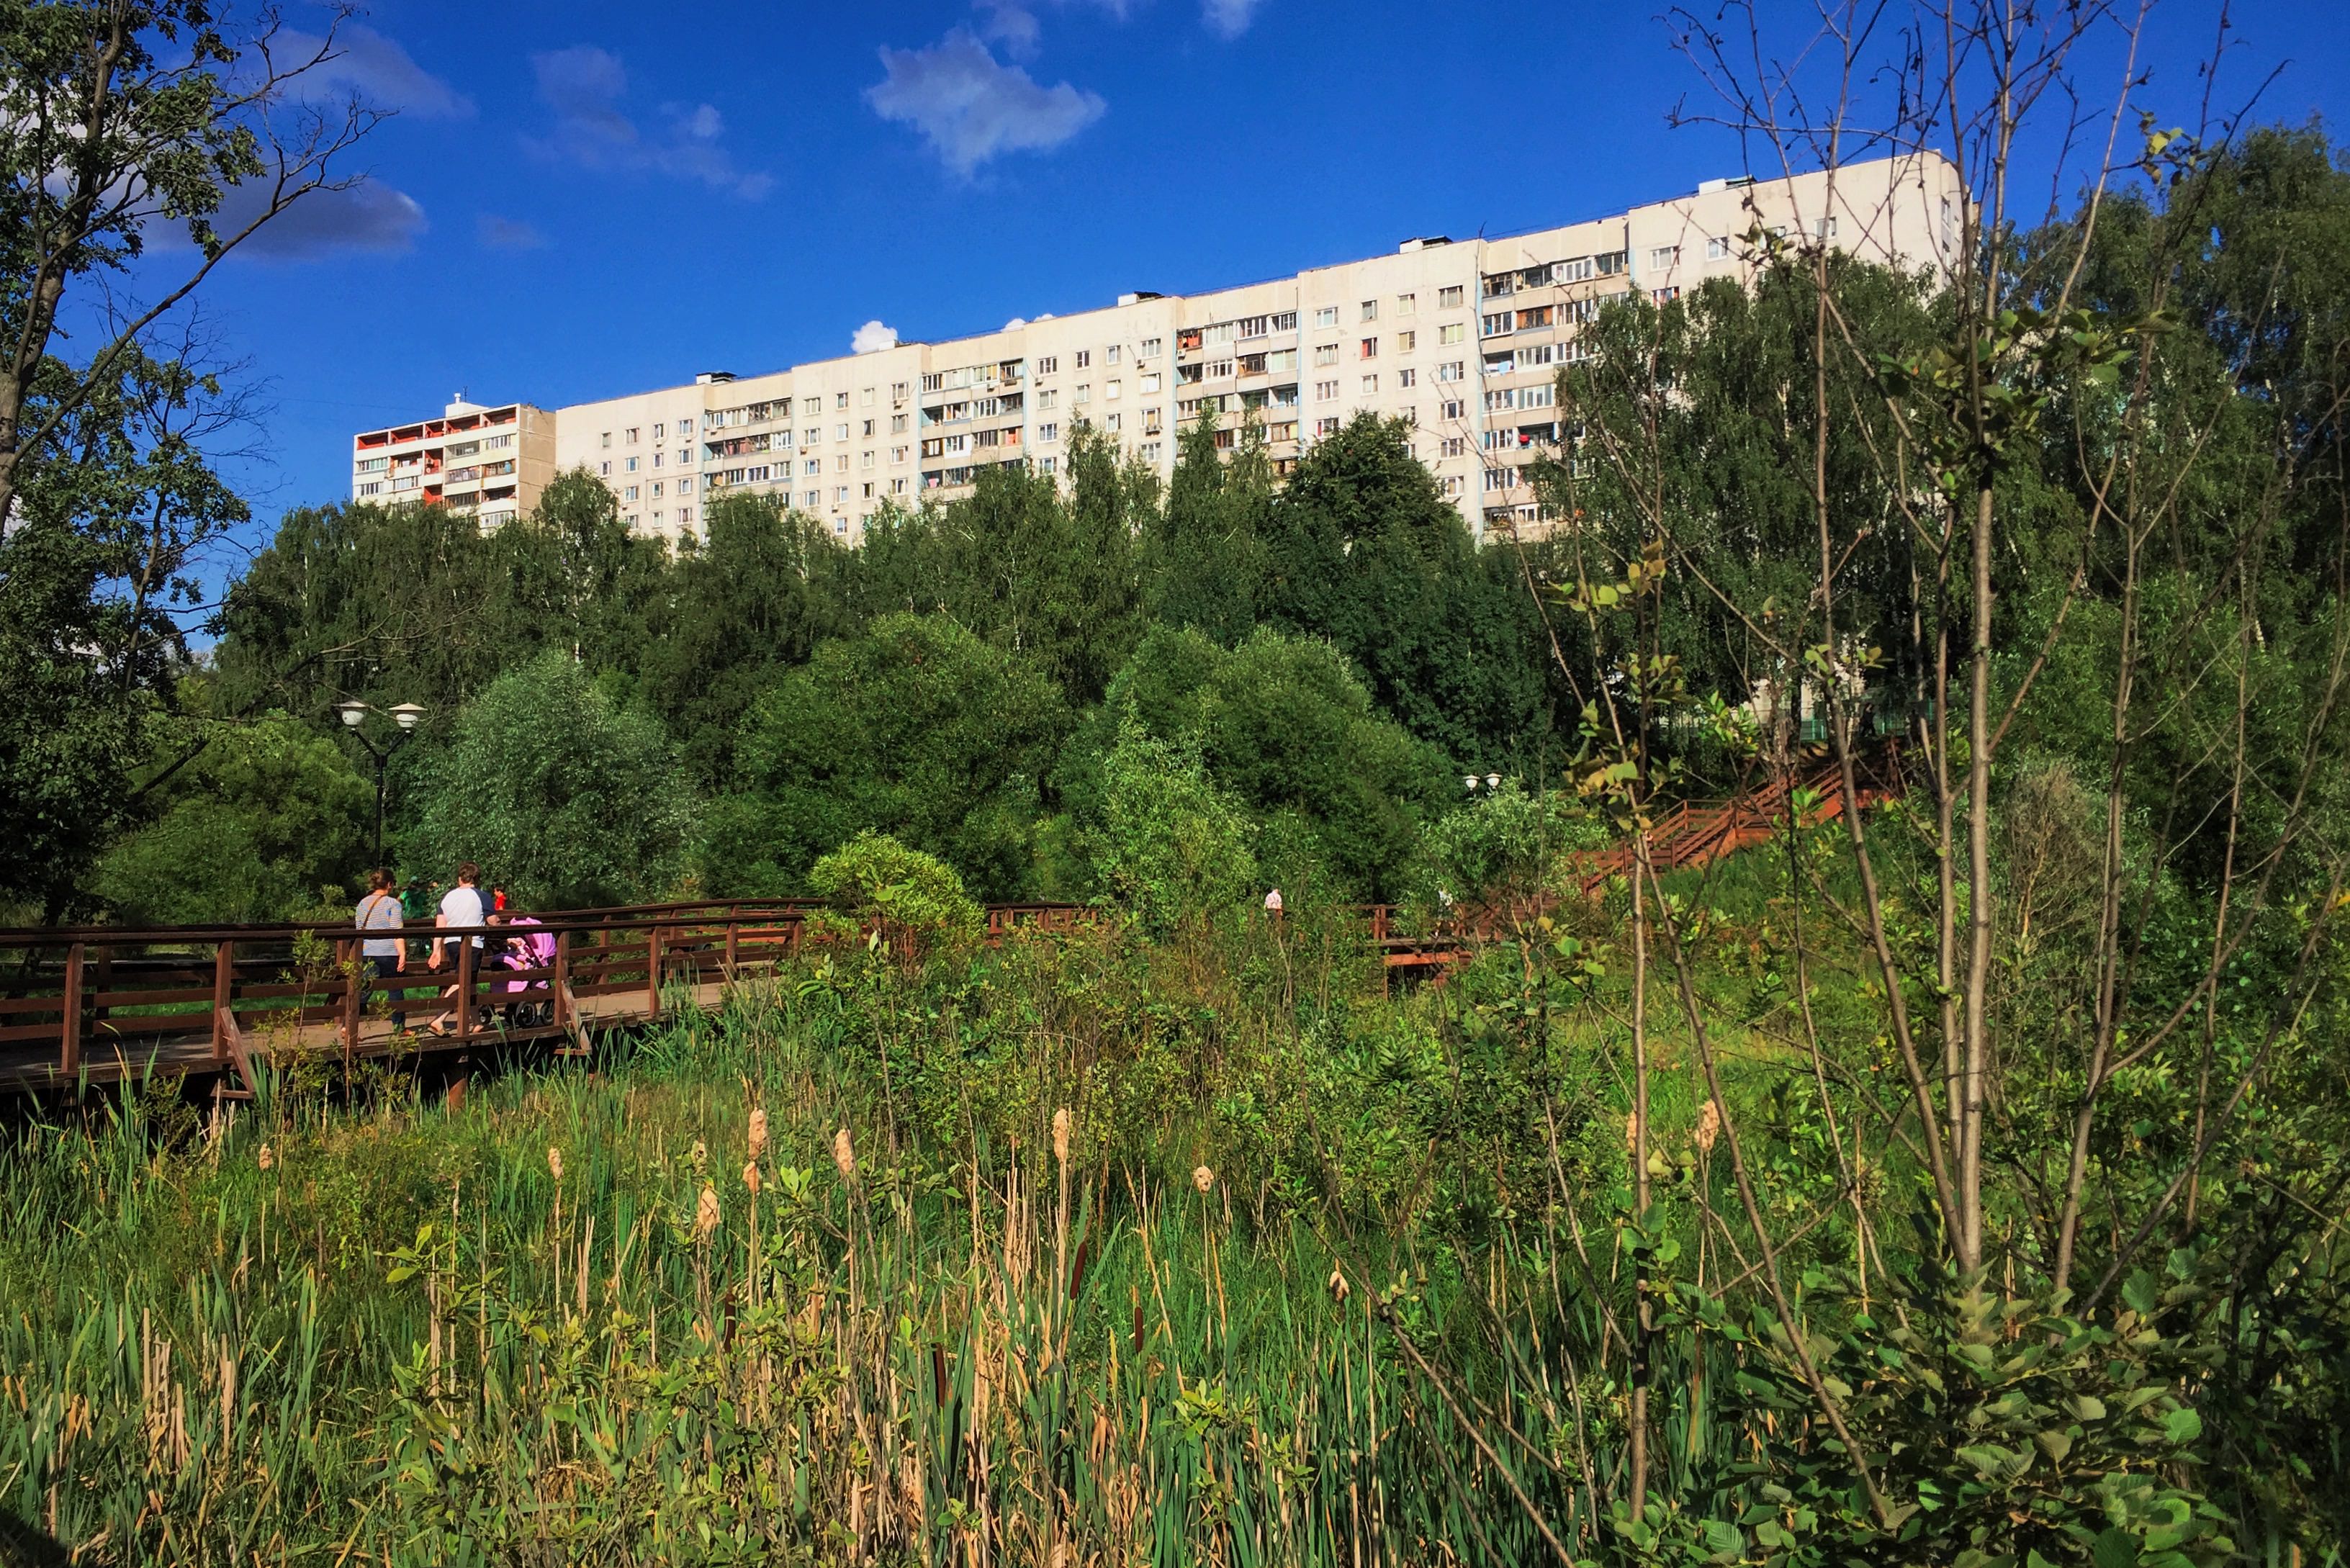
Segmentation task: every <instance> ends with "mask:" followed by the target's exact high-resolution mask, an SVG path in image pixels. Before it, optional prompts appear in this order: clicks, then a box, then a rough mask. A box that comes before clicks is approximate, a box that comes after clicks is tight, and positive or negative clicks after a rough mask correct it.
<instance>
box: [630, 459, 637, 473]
mask: <svg viewBox="0 0 2350 1568" xmlns="http://www.w3.org/2000/svg"><path fill="white" fill-rule="evenodd" d="M628 471H629V472H630V473H634V472H637V460H636V459H635V458H633V457H632V458H630V459H629V462H628Z"/></svg>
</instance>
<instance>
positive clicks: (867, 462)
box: [857, 452, 873, 468]
mask: <svg viewBox="0 0 2350 1568" xmlns="http://www.w3.org/2000/svg"><path fill="white" fill-rule="evenodd" d="M857 466H858V467H859V468H870V467H872V466H873V454H872V453H871V452H865V453H862V454H861V455H859V456H858V460H857Z"/></svg>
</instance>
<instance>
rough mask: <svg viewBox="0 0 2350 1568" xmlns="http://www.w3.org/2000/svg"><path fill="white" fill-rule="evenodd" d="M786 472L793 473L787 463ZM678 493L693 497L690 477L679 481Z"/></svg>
mask: <svg viewBox="0 0 2350 1568" xmlns="http://www.w3.org/2000/svg"><path fill="white" fill-rule="evenodd" d="M784 472H786V473H788V472H791V464H789V463H785V465H784ZM677 493H679V494H680V495H691V494H692V493H693V481H692V479H691V478H690V477H689V478H685V479H681V480H679V481H678V482H677Z"/></svg>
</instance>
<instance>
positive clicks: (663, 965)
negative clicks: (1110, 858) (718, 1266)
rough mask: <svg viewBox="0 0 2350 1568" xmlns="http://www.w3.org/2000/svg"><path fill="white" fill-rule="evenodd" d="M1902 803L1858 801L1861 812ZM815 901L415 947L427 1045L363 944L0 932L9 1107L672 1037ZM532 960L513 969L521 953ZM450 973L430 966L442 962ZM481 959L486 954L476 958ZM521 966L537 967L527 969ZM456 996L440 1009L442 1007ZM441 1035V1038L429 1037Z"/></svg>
mask: <svg viewBox="0 0 2350 1568" xmlns="http://www.w3.org/2000/svg"><path fill="white" fill-rule="evenodd" d="M1890 793H1891V792H1890V791H1889V790H1887V789H1884V788H1881V787H1877V786H1871V787H1869V788H1866V789H1864V790H1863V791H1862V792H1861V796H1860V803H1861V804H1862V805H1870V804H1873V803H1874V802H1876V801H1877V800H1880V799H1883V798H1885V796H1886V795H1887V794H1890ZM1843 806H1844V802H1843V796H1842V794H1841V791H1840V790H1839V789H1838V788H1836V787H1835V784H1834V781H1832V780H1831V779H1830V778H1828V777H1827V776H1826V775H1825V774H1815V775H1814V776H1813V777H1811V778H1807V779H1801V780H1798V779H1794V778H1792V777H1791V778H1787V779H1783V780H1781V781H1780V782H1779V783H1777V784H1774V785H1773V786H1771V787H1769V788H1766V789H1763V790H1760V791H1756V792H1754V793H1752V794H1748V795H1744V796H1741V797H1739V798H1737V799H1735V800H1731V801H1727V802H1716V803H1711V804H1703V803H1684V804H1682V805H1678V806H1675V807H1674V808H1672V810H1670V811H1669V812H1668V813H1666V814H1665V815H1662V816H1660V817H1659V819H1658V820H1657V822H1656V823H1655V824H1654V826H1652V827H1651V828H1650V831H1649V837H1648V860H1649V864H1650V866H1651V867H1654V868H1655V869H1656V870H1657V871H1659V872H1667V871H1673V870H1678V869H1682V868H1685V867H1694V866H1704V865H1710V864H1711V863H1712V862H1714V861H1715V860H1718V859H1720V858H1721V857H1723V856H1726V855H1731V854H1734V853H1736V852H1737V851H1738V850H1740V849H1742V848H1745V847H1747V846H1750V845H1752V844H1756V843H1760V842H1763V841H1765V840H1767V839H1769V838H1770V837H1771V836H1773V835H1774V834H1775V833H1777V832H1779V831H1780V830H1781V829H1783V827H1785V826H1787V825H1788V824H1789V823H1790V822H1793V821H1796V820H1798V819H1800V820H1801V821H1802V822H1804V824H1806V825H1817V824H1820V823H1825V822H1828V821H1832V820H1834V819H1835V818H1836V817H1838V816H1840V815H1842V812H1843ZM1631 863H1632V859H1631V851H1630V846H1617V847H1615V848H1612V849H1609V850H1606V851H1602V852H1600V853H1598V854H1596V855H1591V856H1588V857H1585V858H1584V860H1583V862H1582V863H1581V865H1580V867H1578V872H1577V877H1576V879H1577V881H1578V882H1579V883H1580V885H1581V887H1582V889H1583V891H1584V892H1585V893H1586V894H1593V893H1596V892H1597V891H1598V890H1600V889H1601V888H1605V887H1606V886H1607V883H1608V882H1609V881H1610V880H1611V879H1612V878H1615V877H1620V876H1622V875H1624V874H1625V872H1626V871H1627V869H1628V868H1629V867H1630V866H1631ZM816 907H817V906H816V905H815V904H814V903H813V902H812V901H809V900H803V899H738V900H719V901H706V902H701V903H680V904H650V905H638V906H632V907H629V908H627V909H575V910H567V911H562V912H559V913H552V914H545V915H539V916H536V917H534V918H535V919H536V920H537V921H538V922H539V923H538V924H537V925H536V927H529V926H513V925H499V926H490V927H484V928H478V929H468V930H465V931H457V930H452V929H442V930H439V931H435V932H433V933H432V937H431V938H429V939H428V937H427V935H426V934H425V932H424V931H423V930H422V929H419V928H415V927H411V928H409V929H408V931H407V932H406V933H404V936H405V940H407V942H408V948H409V963H410V968H409V970H408V971H407V972H406V973H405V974H404V975H401V976H400V977H398V981H397V984H398V986H399V987H400V990H401V991H402V992H404V993H405V994H404V997H403V998H402V1005H403V1006H404V1007H405V1010H406V1012H407V1014H408V1023H410V1024H411V1025H413V1026H416V1032H413V1033H410V1032H400V1031H396V1030H395V1029H394V1028H393V1026H392V1023H391V1019H390V1005H389V1003H390V997H389V996H388V995H387V993H386V989H385V988H386V984H387V982H386V981H380V980H378V979H377V978H376V977H374V976H373V974H372V973H370V972H369V971H368V970H367V967H366V965H365V964H364V963H363V961H362V959H361V955H360V951H359V943H360V940H362V939H361V936H360V933H359V932H358V931H357V930H355V929H351V928H348V927H339V928H311V927H296V926H229V927H216V928H208V927H173V928H169V929H149V930H132V929H120V928H115V927H103V926H100V927H88V928H83V929H33V930H14V931H8V930H0V1094H7V1093H12V1092H13V1093H17V1094H25V1093H31V1094H36V1095H58V1094H78V1092H80V1090H81V1089H82V1088H83V1087H85V1086H90V1085H109V1084H116V1083H120V1082H122V1081H123V1080H125V1079H135V1078H138V1077H140V1076H143V1075H146V1074H147V1073H148V1072H149V1071H151V1070H152V1071H154V1072H158V1073H161V1074H164V1075H178V1076H182V1077H206V1078H210V1079H211V1080H212V1081H213V1084H214V1085H215V1088H216V1091H217V1092H219V1093H222V1094H224V1095H229V1096H242V1095H249V1094H251V1093H252V1092H253V1090H254V1087H255V1080H256V1075H257V1073H258V1072H259V1070H260V1069H261V1068H262V1067H263V1066H264V1065H265V1064H270V1063H276V1064H280V1065H282V1064H285V1063H286V1062H287V1061H288V1060H290V1059H296V1058H310V1059H316V1058H320V1057H332V1058H334V1059H336V1060H338V1062H339V1063H340V1064H342V1065H343V1066H344V1067H345V1068H346V1069H348V1068H350V1067H353V1066H356V1065H357V1064H359V1063H361V1062H364V1061H376V1060H393V1061H403V1062H410V1063H421V1062H423V1061H425V1060H428V1059H431V1058H432V1057H435V1056H443V1055H449V1054H462V1053H465V1052H470V1051H491V1050H496V1049H500V1048H504V1047H508V1046H527V1045H551V1046H552V1047H554V1048H555V1049H557V1050H562V1051H581V1052H584V1051H585V1050H587V1048H588V1044H589V1042H590V1039H591V1037H592V1036H594V1035H597V1034H600V1033H603V1032H605V1031H607V1030H610V1029H615V1028H623V1027H631V1026H635V1025H639V1024H643V1023H651V1022H655V1021H658V1020H659V1019H660V1017H661V1016H662V1015H663V1013H664V1012H665V1011H668V1010H670V1009H672V1008H674V1007H675V1006H677V1005H679V1004H680V1003H681V1002H695V1003H701V1004H704V1005H708V1004H713V1003H715V1002H718V1001H720V1000H721V999H722V998H723V995H724V994H725V991H726V988H727V987H728V986H729V985H731V984H733V983H735V982H736V981H738V980H740V979H742V978H743V977H745V976H750V975H758V974H763V973H767V972H772V971H773V970H774V969H775V967H776V966H777V965H778V964H781V963H785V962H788V961H791V960H792V959H794V958H795V957H796V956H797V955H798V954H799V952H800V950H801V947H802V944H803V941H804V940H807V939H808V937H809V928H808V917H809V915H810V914H812V913H813V912H814V911H815V910H816ZM1354 912H1355V913H1356V914H1357V916H1358V917H1360V918H1361V919H1362V920H1363V922H1364V926H1365V938H1366V942H1367V946H1368V948H1369V949H1370V950H1371V951H1372V952H1374V953H1375V954H1377V955H1378V961H1379V964H1380V967H1381V971H1382V973H1383V975H1384V976H1385V977H1386V978H1387V980H1388V981H1389V982H1390V983H1391V982H1392V981H1393V980H1394V978H1395V977H1397V976H1399V975H1401V976H1404V977H1407V978H1411V977H1430V978H1433V979H1435V980H1437V981H1442V980H1443V978H1444V977H1445V976H1446V975H1447V974H1448V973H1450V971H1451V970H1452V969H1453V968H1455V967H1456V966H1458V965H1460V964H1462V963H1465V962H1467V961H1469V960H1470V959H1471V958H1472V957H1474V956H1475V953H1476V951H1477V950H1478V949H1479V948H1480V947H1482V946H1483V945H1484V944H1486V943H1489V942H1492V941H1494V940H1505V939H1507V938H1509V937H1511V936H1512V935H1513V933H1514V932H1515V931H1516V930H1518V929H1521V928H1523V926H1525V925H1527V924H1529V923H1531V921H1532V919H1534V917H1535V916H1537V915H1539V914H1542V913H1544V912H1546V911H1545V910H1544V909H1532V910H1529V909H1517V908H1513V909H1499V908H1488V907H1483V906H1478V907H1471V908H1462V909H1456V910H1454V911H1453V912H1452V913H1451V914H1450V915H1449V916H1448V917H1447V918H1445V919H1441V920H1439V921H1437V922H1436V923H1435V924H1433V925H1432V926H1427V925H1414V924H1410V923H1407V922H1405V921H1402V920H1400V919H1398V912H1397V911H1396V910H1395V909H1393V908H1392V907H1390V906H1388V905H1384V904H1381V905H1373V906H1369V907H1367V908H1362V909H1357V910H1356V911H1354ZM1093 918H1094V911H1092V910H1091V909H1087V908H1085V907H1083V906H1080V905H1075V904H997V905H991V906H989V907H988V909H987V925H988V940H990V941H991V942H1000V941H1002V940H1003V939H1004V938H1005V937H1006V936H1008V935H1011V934H1013V933H1014V932H1018V931H1024V930H1027V931H1039V932H1055V931H1066V930H1069V929H1074V928H1076V926H1078V925H1080V924H1082V923H1085V922H1087V921H1088V920H1090V919H1093ZM525 933H527V934H528V935H530V936H533V937H537V938H543V939H545V940H542V941H540V942H538V943H537V944H536V953H535V956H528V957H515V956H513V955H512V954H511V953H510V945H511V943H512V940H513V939H515V937H516V936H517V935H519V934H525ZM433 940H439V941H442V942H444V943H445V944H446V945H445V947H444V948H443V952H444V955H445V956H446V959H447V964H446V966H445V967H444V968H443V969H442V970H441V971H426V970H425V968H424V955H425V954H426V952H427V951H428V950H429V949H430V945H431V942H432V941H433ZM476 941H478V942H480V943H481V944H483V945H480V946H476V945H475V942H476ZM515 963H521V964H522V965H523V966H524V967H512V966H513V965H514V964H515ZM444 992H445V994H444ZM444 1013H445V1014H446V1016H447V1024H446V1031H447V1032H446V1033H424V1032H422V1026H423V1025H425V1024H427V1023H432V1022H433V1021H434V1020H436V1019H438V1018H440V1017H442V1015H443V1014H444Z"/></svg>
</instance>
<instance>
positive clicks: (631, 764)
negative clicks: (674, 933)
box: [401, 652, 694, 909]
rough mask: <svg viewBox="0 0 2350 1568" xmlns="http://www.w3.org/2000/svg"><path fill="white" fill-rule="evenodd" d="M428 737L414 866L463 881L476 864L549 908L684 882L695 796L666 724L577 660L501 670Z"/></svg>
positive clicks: (562, 657)
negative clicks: (462, 868)
mask: <svg viewBox="0 0 2350 1568" xmlns="http://www.w3.org/2000/svg"><path fill="white" fill-rule="evenodd" d="M427 744H428V745H429V747H430V749H429V750H426V751H425V752H424V753H423V754H422V756H421V758H420V759H419V761H418V763H417V764H416V767H415V770H414V771H415V774H416V776H417V784H416V788H417V790H418V792H419V793H420V794H421V800H422V805H421V811H420V812H419V813H418V820H417V822H416V826H414V828H413V829H412V830H411V832H410V833H409V834H408V835H407V836H406V838H405V840H404V841H403V843H402V846H401V850H402V859H403V861H404V863H405V864H406V866H407V867H409V868H410V869H411V870H415V871H421V872H423V873H425V874H428V875H435V876H438V877H442V878H443V879H449V880H453V879H454V871H455V868H456V867H457V866H458V864H459V863H460V862H462V861H466V860H473V861H476V862H478V863H479V864H480V865H481V867H482V869H483V874H484V877H487V878H490V879H494V880H498V881H503V882H504V883H505V884H506V886H508V887H509V888H512V889H513V890H514V891H515V894H516V895H517V896H518V897H519V898H521V899H522V901H523V902H525V904H536V905H539V906H542V907H559V908H572V909H578V908H592V907H595V906H598V905H612V904H628V903H641V902H645V901H648V900H650V899H653V898H659V897H660V896H661V895H662V894H663V893H666V892H669V891H670V890H671V888H673V887H674V886H675V884H676V882H677V879H678V877H679V873H680V868H681V860H682V853H683V850H684V846H685V843H686V838H687V835H688V833H689V832H690V830H691V826H692V822H693V814H694V803H693V797H692V792H691V788H690V787H689V786H688V784H687V783H686V781H685V776H684V774H683V773H682V771H681V769H680V768H679V766H678V764H677V760H676V758H675V756H674V755H673V754H672V753H671V751H670V747H669V742H668V740H667V739H666V737H664V736H663V735H662V733H661V730H660V724H658V723H657V722H654V721H653V720H652V719H651V718H650V717H649V716H647V715H646V714H644V713H642V712H639V711H636V710H633V709H629V708H623V707H621V706H619V704H617V703H615V702H614V701H612V700H611V699H610V698H609V697H608V696H606V695H605V694H604V693H603V692H602V691H599V690H598V688H597V685H596V682H595V681H594V680H592V679H591V678H590V677H589V675H588V673H587V670H586V669H584V668H583V667H582V666H580V665H579V664H577V663H575V662H574V661H573V660H572V659H571V658H570V656H569V655H567V654H563V653H554V652H550V653H544V654H541V655H540V656H539V657H538V658H536V659H533V660H531V661H530V662H529V663H528V664H525V665H523V666H521V667H520V668H518V669H516V670H510V671H508V672H507V673H506V674H504V675H502V676H500V677H499V678H498V679H497V680H495V681H494V682H492V683H491V685H490V687H489V689H488V690H487V691H484V692H483V693H482V695H481V696H480V697H479V698H477V699H476V700H475V701H473V703H471V704H470V705H469V706H467V707H466V708H465V710H464V711H463V712H461V713H460V714H458V715H457V718H456V721H455V723H454V725H453V727H452V730H451V732H449V733H448V734H447V735H446V736H445V737H434V738H433V739H432V742H427Z"/></svg>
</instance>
